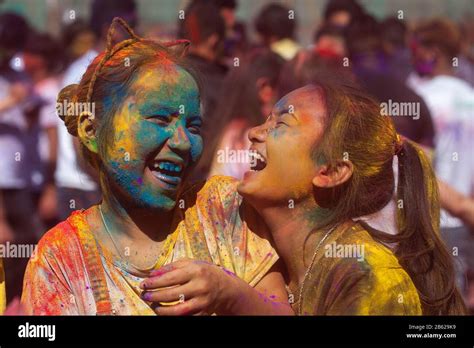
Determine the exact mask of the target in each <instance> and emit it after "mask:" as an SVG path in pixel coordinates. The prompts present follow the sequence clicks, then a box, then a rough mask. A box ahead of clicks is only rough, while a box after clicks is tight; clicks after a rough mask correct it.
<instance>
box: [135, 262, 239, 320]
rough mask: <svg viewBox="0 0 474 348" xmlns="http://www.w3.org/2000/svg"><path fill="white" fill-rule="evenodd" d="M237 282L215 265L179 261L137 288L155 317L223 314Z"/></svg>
mask: <svg viewBox="0 0 474 348" xmlns="http://www.w3.org/2000/svg"><path fill="white" fill-rule="evenodd" d="M239 280H240V279H239V278H237V277H236V276H235V275H234V274H233V273H232V272H229V271H226V270H224V269H223V268H221V267H219V266H216V265H214V264H211V263H208V262H204V261H198V260H191V259H182V260H179V261H176V262H173V263H171V264H169V265H166V266H164V267H162V268H160V269H158V270H156V271H153V272H152V273H151V277H150V278H148V279H146V280H144V281H143V282H142V283H141V284H140V287H141V288H142V289H143V290H144V292H143V293H142V298H143V299H144V300H145V301H147V302H153V304H154V307H155V312H156V314H158V315H209V314H212V313H218V314H226V313H227V312H228V308H229V307H230V306H231V303H230V302H231V300H232V298H233V293H232V292H233V290H234V289H236V285H237V284H238V283H239ZM240 281H241V280H240ZM241 282H243V281H241ZM236 283H237V284H236ZM245 285H246V284H245ZM237 287H238V285H237ZM160 302H161V304H160ZM170 302H172V304H170ZM167 303H168V304H167Z"/></svg>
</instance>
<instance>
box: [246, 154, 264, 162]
mask: <svg viewBox="0 0 474 348" xmlns="http://www.w3.org/2000/svg"><path fill="white" fill-rule="evenodd" d="M249 156H250V157H254V158H256V159H259V160H260V161H262V162H263V163H267V161H266V160H265V158H263V156H262V155H261V154H259V153H258V152H257V151H251V152H250V153H249Z"/></svg>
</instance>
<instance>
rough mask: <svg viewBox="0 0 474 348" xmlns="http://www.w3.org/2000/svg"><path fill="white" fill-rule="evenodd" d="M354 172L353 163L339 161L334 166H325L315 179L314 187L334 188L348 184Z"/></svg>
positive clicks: (319, 170) (320, 169) (320, 168)
mask: <svg viewBox="0 0 474 348" xmlns="http://www.w3.org/2000/svg"><path fill="white" fill-rule="evenodd" d="M353 172H354V165H353V164H352V162H351V161H349V160H347V161H342V160H341V161H338V162H337V163H336V165H334V166H327V165H323V166H321V167H319V169H318V172H317V173H316V175H315V176H314V178H313V185H314V186H316V187H319V188H332V187H336V186H338V185H341V184H343V183H345V182H347V181H348V180H349V179H350V178H351V176H352V173H353Z"/></svg>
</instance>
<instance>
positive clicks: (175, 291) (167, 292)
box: [141, 284, 196, 302]
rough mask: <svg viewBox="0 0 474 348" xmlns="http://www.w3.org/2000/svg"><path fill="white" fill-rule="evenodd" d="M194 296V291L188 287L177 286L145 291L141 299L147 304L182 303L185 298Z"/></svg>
mask: <svg viewBox="0 0 474 348" xmlns="http://www.w3.org/2000/svg"><path fill="white" fill-rule="evenodd" d="M194 296H196V291H195V290H194V288H193V287H192V286H191V285H189V284H186V285H183V286H177V287H173V288H169V289H164V290H155V291H145V292H143V294H142V295H141V297H142V299H143V300H145V301H148V302H174V301H181V302H184V301H185V300H186V299H187V298H192V297H194Z"/></svg>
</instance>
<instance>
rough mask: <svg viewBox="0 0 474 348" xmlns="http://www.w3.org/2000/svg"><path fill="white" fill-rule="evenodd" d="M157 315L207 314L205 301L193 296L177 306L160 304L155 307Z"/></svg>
mask: <svg viewBox="0 0 474 348" xmlns="http://www.w3.org/2000/svg"><path fill="white" fill-rule="evenodd" d="M155 313H156V314H157V315H167V316H175V315H206V310H205V305H204V301H202V299H200V298H197V297H196V298H192V299H190V300H189V301H185V302H183V303H180V304H177V305H175V306H168V307H164V306H158V307H156V308H155Z"/></svg>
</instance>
